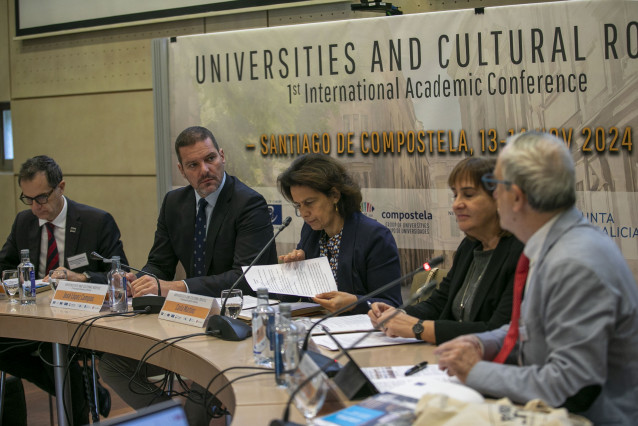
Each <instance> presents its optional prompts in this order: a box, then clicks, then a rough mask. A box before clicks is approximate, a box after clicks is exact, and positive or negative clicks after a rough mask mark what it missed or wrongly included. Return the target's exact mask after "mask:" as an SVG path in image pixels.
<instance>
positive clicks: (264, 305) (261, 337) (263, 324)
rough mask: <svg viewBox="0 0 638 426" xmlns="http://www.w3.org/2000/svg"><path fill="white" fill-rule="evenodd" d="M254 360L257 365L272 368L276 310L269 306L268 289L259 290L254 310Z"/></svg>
mask: <svg viewBox="0 0 638 426" xmlns="http://www.w3.org/2000/svg"><path fill="white" fill-rule="evenodd" d="M252 326H253V358H254V359H255V364H257V365H262V366H264V367H272V362H273V349H274V339H273V332H274V330H275V310H274V309H273V307H272V306H270V305H269V304H268V289H266V288H260V289H257V307H256V308H255V309H254V310H253V319H252Z"/></svg>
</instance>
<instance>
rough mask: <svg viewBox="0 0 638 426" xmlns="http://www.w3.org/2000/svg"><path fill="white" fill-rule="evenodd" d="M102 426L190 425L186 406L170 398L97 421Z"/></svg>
mask: <svg viewBox="0 0 638 426" xmlns="http://www.w3.org/2000/svg"><path fill="white" fill-rule="evenodd" d="M96 424H99V425H101V426H113V425H118V426H119V425H122V426H155V425H164V424H170V425H171V426H188V421H187V420H186V413H184V408H182V406H181V404H180V403H179V402H177V401H173V400H169V401H164V402H161V403H159V404H154V405H151V406H149V407H146V408H143V409H141V410H139V411H136V412H135V413H131V414H126V415H124V416H120V417H116V418H113V419H108V420H105V421H103V422H99V423H96Z"/></svg>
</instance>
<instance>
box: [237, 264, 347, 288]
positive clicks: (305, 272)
mask: <svg viewBox="0 0 638 426" xmlns="http://www.w3.org/2000/svg"><path fill="white" fill-rule="evenodd" d="M242 268H243V269H244V271H245V270H246V269H247V268H248V267H247V266H242ZM246 281H247V282H248V284H249V285H250V288H252V289H253V290H255V291H257V289H258V288H267V289H268V293H276V294H290V295H293V296H304V297H314V295H316V294H319V293H325V292H328V291H337V283H336V282H335V279H334V276H333V275H332V270H331V269H330V263H329V262H328V258H327V257H317V258H314V259H307V260H300V261H298V262H290V263H280V264H277V265H255V266H253V267H252V268H250V270H249V271H248V273H247V274H246Z"/></svg>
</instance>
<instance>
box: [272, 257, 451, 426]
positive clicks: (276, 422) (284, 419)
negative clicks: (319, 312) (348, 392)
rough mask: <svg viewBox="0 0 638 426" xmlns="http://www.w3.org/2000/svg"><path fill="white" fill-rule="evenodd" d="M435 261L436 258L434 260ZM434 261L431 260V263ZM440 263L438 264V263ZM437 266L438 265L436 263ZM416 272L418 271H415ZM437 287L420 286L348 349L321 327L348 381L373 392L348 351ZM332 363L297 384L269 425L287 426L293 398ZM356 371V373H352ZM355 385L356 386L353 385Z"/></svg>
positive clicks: (432, 284)
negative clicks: (344, 362)
mask: <svg viewBox="0 0 638 426" xmlns="http://www.w3.org/2000/svg"><path fill="white" fill-rule="evenodd" d="M435 259H437V258H435ZM435 259H432V260H433V261H434V260H435ZM439 263H440V262H439ZM437 264H438V263H437ZM417 271H420V269H419V270H417ZM436 285H437V282H436V281H432V282H430V283H429V284H426V285H424V286H422V287H421V288H419V289H418V290H417V291H416V292H415V293H414V295H412V296H411V297H410V299H408V301H407V302H404V303H403V304H401V306H399V307H398V308H396V309H395V310H394V311H393V312H392V313H391V314H390V316H388V318H386V319H385V320H383V321H381V322H380V323H379V324H378V325H377V327H376V329H375V330H371V331H368V332H367V333H365V334H364V335H363V336H361V337H360V338H359V339H357V341H356V342H354V343H353V344H352V345H350V347H348V348H347V349H345V348H344V347H343V346H342V345H341V344H340V343H339V341H338V340H337V339H336V338H335V337H334V336H333V335H332V334H331V333H330V332H329V331H328V330H327V329H326V328H325V327H323V326H322V328H323V329H324V331H325V332H326V334H327V335H328V337H329V338H330V339H332V341H333V342H335V344H336V345H337V347H338V348H339V355H337V356H336V357H335V360H338V359H339V358H341V357H342V356H344V355H345V356H346V357H348V359H349V360H350V362H349V363H348V364H350V363H351V364H352V365H353V369H352V370H351V371H350V372H348V374H347V375H348V377H347V379H348V380H352V381H354V379H358V380H357V381H359V388H360V387H361V386H362V385H365V384H369V386H371V387H372V388H373V389H374V390H375V391H376V388H374V385H373V384H372V383H371V382H369V381H368V379H367V377H366V376H365V374H364V373H363V372H362V371H361V369H360V368H359V366H358V365H357V364H356V362H355V361H354V359H353V358H352V357H351V356H350V354H349V353H348V351H350V350H352V349H355V348H356V347H357V345H358V344H359V343H361V342H362V341H363V340H365V339H366V338H367V337H368V336H370V334H372V333H373V332H374V331H377V330H379V329H382V328H383V326H384V325H385V324H386V323H387V322H388V321H390V320H391V319H392V318H394V317H395V316H397V315H398V314H399V313H400V312H403V311H402V309H404V308H405V307H406V306H409V305H411V304H412V303H414V302H415V301H417V300H418V299H419V298H420V297H421V296H422V295H423V294H426V293H427V292H428V291H430V290H431V289H432V288H434V287H435V286H436ZM316 324H319V322H316V323H315V325H316ZM332 362H333V361H330V362H327V363H325V364H323V365H322V366H321V367H319V369H318V370H317V371H315V372H313V373H312V374H310V375H309V376H308V377H306V379H305V380H304V381H303V382H301V383H300V384H299V386H297V387H296V388H295V389H294V390H293V391H292V392H291V393H290V397H289V398H288V401H287V402H286V408H285V409H284V414H283V417H282V421H279V420H273V421H271V423H270V425H271V426H278V425H287V424H289V423H288V418H289V417H290V406H291V405H292V402H293V401H294V399H295V396H296V395H297V394H298V393H299V391H300V390H301V389H303V387H304V386H306V385H307V384H308V383H310V381H311V380H312V379H314V378H315V377H316V376H317V375H318V374H320V373H321V372H323V371H324V369H325V368H327V367H329V366H330V365H331V364H332ZM354 370H356V372H355V371H354ZM353 374H355V375H356V376H357V377H353ZM355 385H356V384H355Z"/></svg>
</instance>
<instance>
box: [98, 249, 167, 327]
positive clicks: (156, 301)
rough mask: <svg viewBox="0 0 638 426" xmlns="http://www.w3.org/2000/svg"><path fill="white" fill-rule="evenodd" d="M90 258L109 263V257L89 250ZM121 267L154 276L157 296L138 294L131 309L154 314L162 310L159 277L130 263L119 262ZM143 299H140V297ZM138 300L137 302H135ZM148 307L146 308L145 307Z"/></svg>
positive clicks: (162, 300)
mask: <svg viewBox="0 0 638 426" xmlns="http://www.w3.org/2000/svg"><path fill="white" fill-rule="evenodd" d="M91 259H93V260H101V261H102V262H104V263H111V262H112V260H111V259H106V258H105V257H104V256H102V255H100V254H99V253H98V252H95V251H94V252H91ZM120 265H121V266H122V267H123V268H127V269H132V270H134V271H136V272H139V273H141V274H144V275H148V276H149V277H153V278H155V282H156V283H157V296H152V295H149V296H139V297H134V298H133V303H132V306H133V309H134V310H144V311H146V313H151V314H156V313H159V311H161V310H162V306H163V305H164V301H165V300H166V298H165V297H164V296H162V288H161V286H160V282H159V278H157V276H156V275H155V274H151V273H150V272H146V271H142V270H141V269H137V268H134V267H132V266H130V265H126V264H124V263H120ZM142 297H143V298H144V299H141V298H142ZM136 300H138V301H139V302H136ZM147 308H148V309H147Z"/></svg>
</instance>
